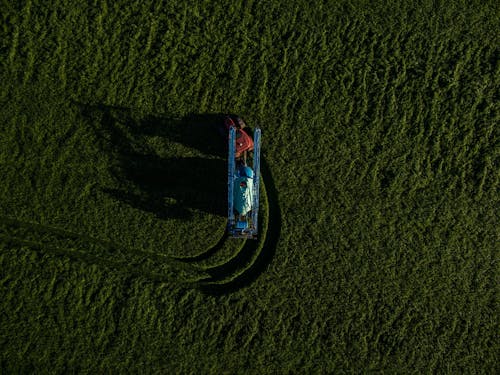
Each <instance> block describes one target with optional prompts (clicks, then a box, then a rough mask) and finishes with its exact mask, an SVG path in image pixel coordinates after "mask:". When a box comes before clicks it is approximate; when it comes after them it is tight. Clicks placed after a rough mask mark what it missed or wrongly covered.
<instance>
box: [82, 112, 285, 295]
mask: <svg viewBox="0 0 500 375" xmlns="http://www.w3.org/2000/svg"><path fill="white" fill-rule="evenodd" d="M76 105H77V106H78V107H79V109H80V111H81V112H82V114H83V115H84V116H85V117H87V118H88V120H89V123H90V124H92V127H93V128H94V131H95V133H96V134H97V136H98V137H97V138H98V142H99V148H100V149H101V150H102V152H103V154H104V155H106V156H107V157H109V166H110V167H109V170H110V172H111V175H112V176H113V178H114V180H115V181H114V182H113V186H112V187H109V186H108V187H102V188H101V190H102V191H103V192H105V193H106V194H108V195H109V196H111V197H112V198H113V199H116V200H117V201H119V202H122V203H124V204H126V205H129V206H131V207H134V208H136V209H138V210H141V211H146V212H150V213H153V214H154V215H155V216H156V217H157V218H158V219H162V220H168V219H182V220H191V219H192V217H193V213H192V210H193V209H194V210H200V211H203V212H206V213H210V214H213V215H218V216H221V217H226V214H227V201H226V190H227V164H226V163H227V161H226V159H227V149H226V144H225V139H224V138H223V137H221V136H220V134H219V133H218V131H217V126H218V125H219V124H221V123H222V122H223V116H224V115H222V114H191V115H188V116H185V117H183V118H180V119H179V118H175V117H169V116H164V115H151V114H146V115H144V114H143V113H134V111H133V110H132V109H130V108H123V107H115V106H105V105H87V104H81V103H76ZM249 133H250V136H252V134H251V132H249ZM175 144H178V145H177V146H179V145H181V146H182V147H181V148H175V147H176V146H175ZM169 147H174V149H172V150H168V148H169ZM186 148H187V149H188V150H195V151H196V152H194V153H192V155H188V156H183V157H178V156H177V157H173V156H172V157H171V156H165V155H169V154H170V155H176V154H177V155H178V154H179V152H178V150H184V151H183V152H185V150H186ZM162 150H163V151H164V150H166V151H165V152H163V151H162ZM200 154H201V156H200ZM261 171H262V176H263V179H264V181H265V188H266V192H267V196H268V204H269V206H268V210H269V223H268V227H267V233H262V235H265V236H266V238H265V239H264V244H263V246H262V247H261V248H260V251H259V254H256V253H255V252H256V251H258V250H257V246H256V245H257V242H253V241H248V243H247V244H246V245H245V246H244V247H243V249H242V251H241V253H239V254H238V255H237V256H236V257H235V258H233V259H232V260H230V261H228V262H227V263H226V264H224V265H221V266H220V267H216V268H214V269H212V270H210V272H208V274H209V278H208V279H207V280H205V281H204V282H202V283H197V284H193V287H197V288H198V289H200V290H201V291H202V292H203V293H205V294H208V295H224V294H229V293H233V292H235V291H237V290H239V289H241V288H245V287H248V286H249V285H250V284H252V283H253V282H254V281H255V280H256V279H257V278H258V276H259V275H261V274H262V272H264V271H265V270H266V269H267V267H268V265H269V264H270V263H271V261H272V259H273V257H274V254H275V252H276V247H277V243H278V240H279V237H280V232H281V212H280V207H279V202H278V193H277V190H276V187H275V185H274V181H273V178H272V175H271V171H270V168H269V166H268V165H267V163H266V161H265V159H264V157H262V159H261ZM226 240H227V237H226V234H224V236H223V237H222V238H221V239H220V240H219V241H218V243H217V244H216V245H214V246H212V247H210V248H209V249H206V250H205V251H203V252H202V253H200V254H198V255H196V256H193V257H189V258H177V260H179V261H181V262H184V263H196V262H198V261H202V260H205V259H207V258H209V257H210V256H212V255H213V254H215V253H216V252H217V251H218V250H219V249H220V248H221V247H222V246H223V244H224V241H226ZM254 256H256V257H254ZM249 263H251V264H249ZM247 265H248V267H246V266H247ZM241 267H245V271H244V272H243V273H241V274H239V275H238V276H236V277H235V278H233V279H231V281H229V282H225V283H224V282H222V283H220V281H222V280H224V279H226V278H227V277H230V276H231V275H233V274H235V273H237V272H238V270H240V269H241Z"/></svg>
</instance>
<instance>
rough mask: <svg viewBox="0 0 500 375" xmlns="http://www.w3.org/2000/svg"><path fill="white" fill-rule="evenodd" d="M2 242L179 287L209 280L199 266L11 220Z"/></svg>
mask: <svg viewBox="0 0 500 375" xmlns="http://www.w3.org/2000/svg"><path fill="white" fill-rule="evenodd" d="M0 241H2V242H8V243H12V244H17V245H20V246H27V247H30V248H32V249H34V250H41V251H47V252H49V253H53V254H56V255H63V256H68V257H71V258H74V259H78V260H83V261H86V262H89V263H95V264H100V265H104V266H107V267H110V268H113V269H115V270H118V271H122V272H127V273H130V274H133V275H136V276H143V277H147V278H150V279H153V280H157V281H162V282H172V281H173V280H175V282H176V283H179V282H180V281H179V280H182V281H181V282H180V283H190V282H193V281H199V280H202V279H203V278H206V277H207V276H208V274H206V273H204V271H203V270H202V269H201V268H200V267H197V266H196V265H188V264H185V263H183V262H179V261H177V260H175V259H172V258H170V257H167V256H162V255H158V254H153V253H148V252H144V251H141V250H131V249H126V248H124V247H123V246H121V245H119V244H116V243H113V242H109V241H104V240H98V239H95V238H92V237H90V236H87V235H82V234H79V233H74V232H70V231H67V230H63V229H59V228H54V227H47V226H44V225H41V224H36V223H32V222H25V221H20V220H17V219H13V218H8V217H0Z"/></svg>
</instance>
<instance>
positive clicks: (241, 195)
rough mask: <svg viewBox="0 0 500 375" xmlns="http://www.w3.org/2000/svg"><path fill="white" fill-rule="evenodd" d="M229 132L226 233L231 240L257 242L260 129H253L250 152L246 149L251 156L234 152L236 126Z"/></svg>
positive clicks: (230, 128) (231, 127)
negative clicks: (242, 239)
mask: <svg viewBox="0 0 500 375" xmlns="http://www.w3.org/2000/svg"><path fill="white" fill-rule="evenodd" d="M228 130H229V137H228V138H229V141H228V142H229V144H228V146H229V151H228V195H227V199H228V233H229V236H230V237H234V238H250V239H257V235H258V218H259V189H260V139H261V130H260V128H255V129H254V136H253V150H248V151H249V153H250V157H247V153H246V152H245V153H244V154H241V153H240V154H238V153H237V152H236V148H237V145H236V139H237V130H238V129H237V128H236V126H230V127H229V129H228ZM241 131H243V130H241ZM252 151H253V152H252ZM249 164H251V165H249Z"/></svg>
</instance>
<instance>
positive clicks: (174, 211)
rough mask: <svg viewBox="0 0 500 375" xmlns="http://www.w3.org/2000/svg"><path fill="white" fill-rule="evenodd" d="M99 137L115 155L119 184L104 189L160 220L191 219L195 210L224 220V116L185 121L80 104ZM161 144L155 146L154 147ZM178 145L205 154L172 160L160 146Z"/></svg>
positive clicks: (113, 168)
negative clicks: (220, 125) (220, 130)
mask: <svg viewBox="0 0 500 375" xmlns="http://www.w3.org/2000/svg"><path fill="white" fill-rule="evenodd" d="M78 106H79V107H80V109H81V111H82V113H83V114H84V116H86V117H88V118H89V119H90V120H91V121H90V122H91V123H92V124H93V126H94V127H95V131H96V133H97V134H98V138H99V142H100V143H101V149H102V150H103V152H105V153H110V152H111V154H112V156H111V162H110V165H111V167H110V169H111V174H112V175H113V177H114V179H115V180H116V181H117V183H116V184H115V185H116V186H113V187H103V188H102V191H104V192H105V193H106V194H108V195H110V196H111V197H113V198H114V199H116V200H118V201H121V202H123V203H125V204H127V205H129V206H131V207H134V208H136V209H139V210H142V211H147V212H151V213H153V214H154V215H155V216H156V217H157V218H158V219H162V220H166V219H171V218H176V219H183V220H189V219H191V218H192V216H193V214H192V210H193V209H194V210H200V211H203V212H206V213H210V214H213V215H218V216H225V214H226V211H227V202H226V195H225V189H226V162H225V160H224V159H222V157H223V156H224V155H225V145H224V139H223V138H222V137H220V136H219V135H218V133H217V129H216V126H217V124H218V123H220V121H221V119H222V116H221V115H220V114H201V115H188V116H186V117H183V118H181V119H177V118H173V117H168V116H153V115H146V116H144V115H142V114H140V113H134V112H133V111H132V110H131V109H129V108H123V107H114V106H105V105H95V106H90V105H84V104H78ZM154 142H156V143H157V144H158V143H159V144H160V146H158V145H157V146H156V147H154V146H151V143H154ZM173 143H179V144H181V145H183V146H184V147H188V148H190V149H195V150H197V151H198V154H199V153H202V154H204V155H206V156H185V157H167V156H162V155H161V153H160V152H158V148H161V145H165V146H168V145H172V144H173Z"/></svg>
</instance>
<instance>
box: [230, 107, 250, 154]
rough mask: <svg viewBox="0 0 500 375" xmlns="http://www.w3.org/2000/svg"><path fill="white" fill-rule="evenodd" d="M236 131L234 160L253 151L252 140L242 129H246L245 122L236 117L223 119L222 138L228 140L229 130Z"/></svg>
mask: <svg viewBox="0 0 500 375" xmlns="http://www.w3.org/2000/svg"><path fill="white" fill-rule="evenodd" d="M231 127H234V128H235V129H236V153H235V156H236V158H240V157H241V156H242V155H243V154H244V153H245V152H246V151H253V139H252V137H250V136H249V135H248V134H247V133H246V132H245V131H244V130H243V128H245V127H246V124H245V122H244V121H243V120H242V119H241V118H240V117H237V116H234V117H233V116H230V115H228V116H226V117H224V136H225V137H226V139H228V138H229V128H231Z"/></svg>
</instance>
